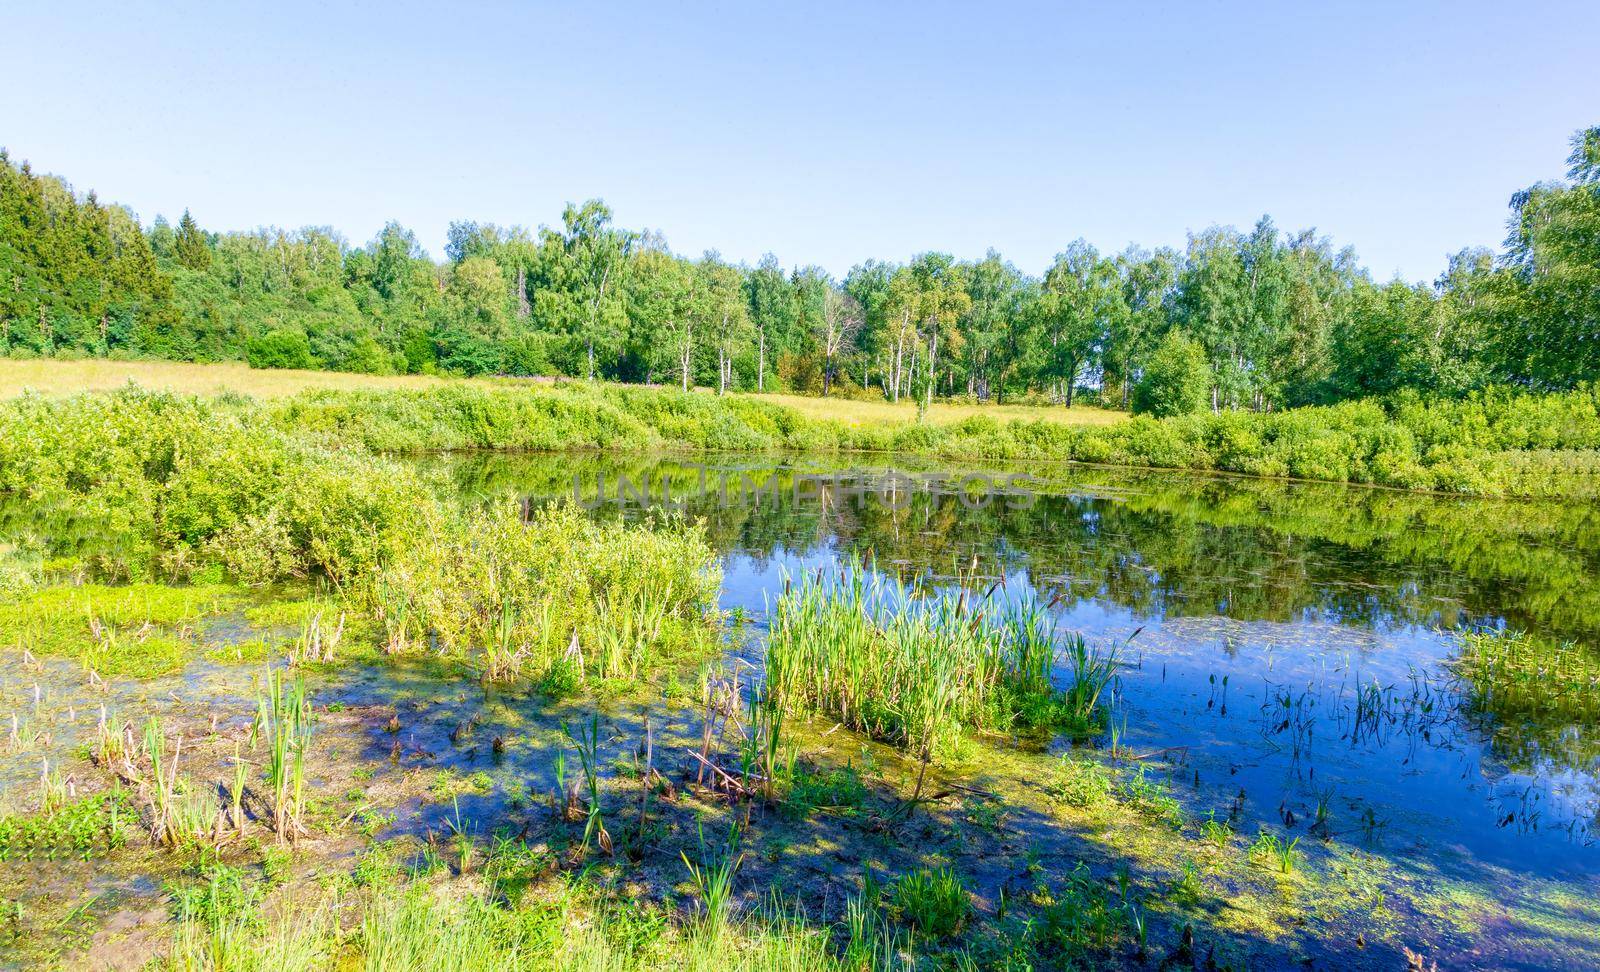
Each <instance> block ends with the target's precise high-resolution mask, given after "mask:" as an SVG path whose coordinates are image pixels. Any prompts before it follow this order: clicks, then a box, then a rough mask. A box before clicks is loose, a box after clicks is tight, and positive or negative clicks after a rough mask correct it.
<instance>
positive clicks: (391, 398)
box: [271, 383, 1600, 499]
mask: <svg viewBox="0 0 1600 972" xmlns="http://www.w3.org/2000/svg"><path fill="white" fill-rule="evenodd" d="M271 415H272V420H273V422H274V423H275V424H277V425H278V426H279V427H281V428H286V429H293V430H297V431H302V432H306V433H309V434H311V435H314V436H317V437H319V438H320V439H322V440H323V441H326V442H330V443H340V444H353V445H359V446H362V447H364V448H367V449H371V450H376V451H387V452H399V451H428V450H450V449H501V450H507V449H518V450H562V449H634V450H643V449H661V448H675V449H695V450H745V451H753V450H774V449H783V450H794V451H810V452H830V451H841V450H847V451H861V452H877V453H885V454H892V455H916V456H932V457H939V458H945V459H961V460H971V461H980V460H1050V461H1073V462H1085V463H1100V464H1109V465H1122V466H1144V467H1154V468H1172V469H1196V470H1221V471H1226V472H1234V473H1242V474H1247V475H1251V476H1263V477H1293V478H1299V479H1311V480H1323V481H1330V482H1352V483H1373V484H1377V485H1383V486H1392V487H1397V488H1401V489H1408V490H1434V491H1440V492H1451V493H1463V494H1470V495H1481V496H1560V497H1565V498H1583V499H1590V498H1593V497H1594V496H1595V495H1596V494H1597V486H1600V452H1597V451H1596V450H1600V398H1597V395H1596V392H1595V391H1594V390H1593V389H1583V390H1579V391H1574V392H1566V393H1561V394H1553V395H1534V394H1528V393H1522V392H1516V391H1509V390H1490V391H1487V392H1482V393H1478V394H1476V395H1473V396H1470V397H1468V398H1465V399H1460V400H1444V399H1439V400H1423V399H1419V398H1400V399H1396V400H1394V401H1390V402H1378V401H1361V402H1349V403H1344V404H1340V405H1334V406H1327V407H1317V408H1302V409H1296V410H1293V411H1288V412H1279V413H1267V414H1259V413H1250V412H1224V413H1221V414H1204V415H1194V416H1182V417H1176V418H1167V419H1152V418H1145V417H1136V418H1134V419H1131V420H1129V421H1126V422H1120V423H1116V424H1110V425H1069V424H1065V423H1058V422H1047V421H1024V420H1012V421H1009V422H1005V423H1002V422H998V421H995V420H993V419H991V418H988V417H986V416H975V417H972V418H968V419H965V420H963V421H960V422H953V423H948V424H942V425H940V424H932V423H915V422H906V423H882V424H848V423H845V422H840V421H830V420H819V419H815V418H808V417H806V416H803V415H801V414H800V413H799V412H797V411H795V410H793V409H790V408H786V407H784V406H782V405H778V404H775V403H772V402H767V401H762V400H760V399H756V398H749V397H741V396H737V395H732V396H726V397H717V396H713V395H709V394H695V393H687V394H686V393H683V392H679V391H675V390H670V389H646V388H626V387H618V386H606V385H587V384H581V383H571V384H561V385H556V386H552V387H540V388H516V389H510V388H507V389H498V388H485V387H482V386H471V387H469V386H449V387H441V388H433V389H424V390H417V391H411V390H392V391H339V392H334V391H326V392H310V393H306V394H304V395H299V396H296V397H294V398H291V399H287V400H283V401H281V402H278V403H276V404H274V405H273V406H272V409H271Z"/></svg>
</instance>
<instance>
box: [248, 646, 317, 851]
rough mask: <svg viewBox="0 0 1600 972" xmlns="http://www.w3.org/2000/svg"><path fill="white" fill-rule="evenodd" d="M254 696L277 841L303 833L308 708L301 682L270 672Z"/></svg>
mask: <svg viewBox="0 0 1600 972" xmlns="http://www.w3.org/2000/svg"><path fill="white" fill-rule="evenodd" d="M264 682H265V685H264V687H263V690H262V691H261V693H260V694H259V695H258V696H257V715H256V731H257V732H258V733H259V736H260V738H261V739H262V740H263V741H264V742H265V744H266V748H267V763H266V766H267V787H268V789H269V791H270V793H271V797H272V823H273V830H274V832H275V833H276V834H277V836H278V839H279V840H280V841H282V840H294V839H296V838H298V837H299V836H301V835H302V834H304V833H305V824H304V814H305V805H306V792H305V787H306V775H305V770H306V753H307V751H308V750H309V749H310V745H311V731H312V717H311V707H310V705H309V703H308V701H307V698H306V686H305V680H304V679H303V678H302V677H301V676H299V675H296V676H295V677H294V679H293V680H292V681H286V680H285V678H284V673H283V672H282V671H280V670H276V669H274V670H271V671H269V672H268V673H267V676H266V678H265V679H264Z"/></svg>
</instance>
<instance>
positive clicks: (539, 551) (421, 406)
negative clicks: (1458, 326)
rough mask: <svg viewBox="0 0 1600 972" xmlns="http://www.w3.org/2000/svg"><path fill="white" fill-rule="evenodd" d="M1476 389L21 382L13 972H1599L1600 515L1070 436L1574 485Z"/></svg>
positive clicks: (1542, 440) (13, 634) (1571, 417)
mask: <svg viewBox="0 0 1600 972" xmlns="http://www.w3.org/2000/svg"><path fill="white" fill-rule="evenodd" d="M1457 407H1458V408H1459V409H1460V411H1457V412H1439V411H1437V410H1434V409H1429V408H1425V407H1423V406H1421V405H1420V404H1419V405H1418V406H1417V407H1416V408H1415V409H1414V410H1410V411H1408V410H1407V409H1406V408H1405V407H1398V408H1393V409H1390V410H1385V409H1382V408H1378V407H1377V406H1372V407H1371V409H1370V410H1367V411H1364V409H1368V406H1365V405H1359V406H1358V405H1343V406H1335V407H1333V408H1330V409H1328V410H1327V412H1326V415H1327V417H1326V420H1325V421H1323V420H1318V421H1319V422H1323V424H1313V425H1295V424H1294V423H1297V422H1298V423H1306V422H1309V421H1310V420H1309V419H1306V418H1304V417H1302V418H1290V417H1289V416H1287V415H1285V416H1276V417H1275V416H1270V415H1269V416H1254V417H1248V418H1245V417H1235V416H1227V415H1224V416H1214V417H1196V418H1184V419H1176V420H1167V421H1166V422H1165V423H1158V422H1156V421H1154V420H1141V421H1140V422H1139V423H1137V424H1135V423H1132V422H1130V423H1126V424H1125V425H1124V426H1119V427H1117V428H1116V429H1109V430H1098V429H1097V430H1067V429H1061V428H1057V429H1053V430H1046V429H1042V428H1036V427H1034V426H1032V425H1030V424H1026V423H1022V424H1013V425H1009V426H999V425H997V424H995V423H989V422H984V421H969V422H966V423H961V424H958V425H954V426H950V427H944V428H940V429H930V428H927V427H916V426H908V427H904V428H887V429H885V428H852V427H847V426H842V425H837V424H832V423H827V422H819V421H817V420H808V419H802V418H800V417H799V416H797V415H796V414H794V413H792V412H790V411H788V410H786V409H782V408H780V407H777V406H773V405H770V404H766V403H761V402H757V401H751V400H743V399H738V398H733V397H729V398H722V399H716V398H712V397H710V396H704V395H693V394H688V395H685V394H680V393H670V392H660V391H647V390H640V389H612V388H602V387H595V386H583V385H577V386H563V387H556V388H547V389H538V390H529V389H505V390H484V389H473V388H467V387H447V388H441V389H431V390H423V391H416V392H410V391H408V392H391V393H313V394H308V395H303V396H298V397H294V398H289V399H285V400H282V401H279V402H274V403H257V402H254V401H250V400H244V399H196V398H185V397H176V396H166V395H151V394H145V393H139V392H134V391H129V392H123V393H118V394H114V395H108V396H84V397H78V398H73V399H67V400H61V401H45V400H41V399H35V398H24V399H20V400H17V401H13V402H9V403H5V404H4V405H0V432H3V433H4V434H3V435H0V494H3V497H4V500H3V503H0V544H3V545H0V654H3V656H4V661H5V664H6V666H7V676H6V678H5V679H4V680H3V681H0V905H3V907H4V910H3V911H0V965H4V966H16V967H36V966H44V967H50V966H55V965H60V966H66V967H95V968H104V967H122V968H142V967H154V968H173V969H258V968H262V969H264V968H273V969H276V970H289V969H301V968H304V969H320V968H328V967H339V968H370V969H511V968H529V967H532V968H552V969H556V968H560V969H576V968H607V969H624V968H660V967H669V966H679V967H688V968H694V969H713V968H715V969H725V968H748V969H817V970H823V969H840V970H844V969H850V970H859V969H878V968H905V969H911V968H918V969H936V968H951V969H978V968H983V969H989V968H995V969H1001V968H1004V969H1025V968H1032V969H1055V968H1084V967H1104V966H1112V967H1128V968H1167V969H1172V968H1197V969H1200V968H1289V967H1295V968H1303V967H1306V965H1307V964H1308V963H1309V964H1310V966H1311V967H1324V968H1335V967H1337V968H1350V967H1357V968H1360V967H1371V968H1394V967H1405V965H1406V964H1407V963H1408V962H1410V963H1413V965H1414V967H1415V966H1421V967H1428V966H1429V965H1430V964H1431V963H1433V962H1438V963H1439V964H1440V966H1441V967H1525V968H1544V967H1552V966H1555V967H1573V968H1581V967H1588V966H1592V965H1593V964H1595V963H1596V962H1597V961H1600V934H1597V933H1596V931H1595V929H1596V928H1597V927H1600V912H1597V911H1596V909H1595V906H1594V904H1593V902H1594V900H1595V892H1596V891H1597V890H1600V888H1597V887H1596V873H1597V871H1600V868H1597V867H1596V858H1595V856H1594V855H1595V854H1596V853H1597V852H1596V849H1595V848H1594V846H1593V842H1594V836H1595V835H1594V833H1593V829H1594V827H1595V824H1596V822H1597V820H1600V771H1597V769H1596V767H1597V760H1600V747H1596V746H1595V744H1594V739H1595V735H1594V734H1595V732H1596V730H1597V726H1596V720H1597V717H1600V714H1597V712H1596V711H1595V707H1594V704H1593V701H1592V700H1593V698H1594V697H1595V695H1594V692H1595V688H1596V679H1597V678H1600V670H1597V663H1596V661H1595V658H1596V656H1595V655H1594V650H1593V646H1594V645H1595V644H1596V643H1597V640H1600V630H1596V628H1597V625H1596V623H1595V622H1594V620H1593V619H1594V618H1595V617H1600V613H1597V610H1600V605H1592V604H1590V603H1589V602H1590V600H1591V599H1593V598H1594V594H1593V591H1595V590H1600V585H1597V584H1596V581H1597V580H1600V578H1596V577H1595V576H1594V575H1595V573H1596V571H1597V569H1600V567H1597V565H1600V521H1597V519H1596V514H1595V513H1594V510H1593V508H1592V505H1591V504H1589V503H1587V502H1582V501H1567V502H1553V501H1547V500H1506V499H1483V498H1471V497H1463V496H1442V495H1428V494H1425V493H1421V492H1405V491H1397V490H1373V489H1355V488H1352V487H1349V486H1344V485H1336V484H1332V483H1296V482H1289V481H1285V480H1282V479H1268V478H1255V479H1247V478H1240V477H1223V476H1200V475H1193V474H1185V473H1177V472H1160V471H1149V470H1146V471H1133V470H1117V469H1110V468H1104V467H1098V466H1085V465H1068V464H1050V463H1044V462H1040V461H1039V460H1041V459H1045V458H1070V457H1072V456H1075V455H1076V454H1077V453H1076V450H1077V449H1078V448H1080V447H1082V445H1083V443H1084V442H1089V441H1096V442H1121V441H1126V442H1134V441H1143V440H1142V439H1138V438H1137V437H1139V436H1147V435H1155V436H1162V437H1170V440H1171V441H1180V442H1190V443H1192V444H1193V448H1195V449H1196V450H1199V451H1197V452H1195V453H1192V455H1200V454H1201V453H1203V454H1204V456H1205V457H1206V459H1205V461H1204V462H1200V461H1195V462H1185V463H1177V462H1174V463H1172V465H1189V466H1195V467H1197V468H1204V469H1212V468H1224V469H1225V468H1230V467H1229V466H1227V465H1226V464H1225V463H1224V462H1223V461H1222V460H1220V459H1218V458H1217V457H1219V456H1222V455H1224V454H1225V453H1224V452H1222V451H1220V450H1221V449H1222V448H1223V444H1224V443H1226V442H1229V441H1232V440H1231V439H1229V438H1228V437H1229V436H1231V435H1239V436H1243V435H1244V434H1245V433H1246V432H1249V433H1251V434H1254V435H1256V436H1257V438H1256V439H1255V440H1252V441H1253V442H1254V443H1255V444H1253V445H1250V446H1249V447H1248V448H1246V447H1245V446H1238V447H1237V448H1238V450H1239V451H1238V452H1237V453H1230V454H1236V455H1240V456H1243V455H1257V456H1274V455H1278V456H1297V455H1303V454H1305V453H1304V450H1305V449H1308V448H1311V447H1310V446H1308V445H1307V443H1316V442H1322V443H1324V444H1325V445H1326V443H1327V442H1329V441H1333V440H1332V438H1331V437H1332V436H1333V435H1334V433H1335V432H1339V433H1340V434H1342V435H1345V436H1346V437H1347V438H1341V439H1338V442H1339V443H1340V445H1338V446H1337V447H1334V446H1327V447H1326V448H1327V449H1328V450H1330V451H1329V452H1328V453H1327V454H1328V455H1337V456H1342V457H1344V460H1345V461H1347V462H1348V463H1349V464H1348V465H1346V466H1344V467H1342V468H1344V469H1345V470H1346V471H1347V472H1350V471H1353V470H1355V469H1357V468H1359V469H1363V470H1368V471H1370V470H1372V469H1375V468H1378V467H1379V465H1380V463H1379V462H1378V457H1379V456H1380V455H1384V454H1386V453H1384V452H1383V448H1380V447H1379V446H1378V445H1376V444H1381V443H1391V444H1392V440H1393V439H1394V437H1401V438H1402V439H1403V436H1401V431H1403V432H1404V433H1405V434H1406V435H1410V436H1411V437H1412V438H1411V440H1409V441H1410V442H1411V443H1412V444H1411V445H1408V446H1406V448H1408V449H1412V450H1413V451H1412V452H1410V453H1408V455H1411V456H1413V457H1415V458H1416V461H1417V462H1418V468H1423V469H1432V470H1434V471H1433V472H1431V473H1430V474H1429V475H1430V476H1431V477H1433V478H1432V479H1431V480H1430V481H1429V482H1428V483H1427V485H1428V486H1429V487H1430V488H1438V487H1439V486H1440V485H1441V475H1442V474H1441V473H1440V472H1439V470H1440V469H1445V468H1454V467H1450V466H1448V464H1447V463H1446V462H1445V461H1444V459H1443V458H1439V457H1443V456H1445V455H1446V453H1449V454H1450V455H1455V456H1471V457H1472V458H1471V459H1469V460H1460V461H1461V462H1465V465H1464V466H1462V467H1461V468H1468V469H1476V470H1479V474H1478V475H1479V478H1478V479H1476V480H1474V482H1481V483H1489V484H1499V485H1497V486H1495V488H1484V489H1473V490H1462V491H1467V492H1512V493H1516V492H1533V493H1539V492H1542V491H1543V488H1539V489H1532V488H1529V489H1524V488H1522V487H1515V488H1513V487H1511V486H1508V485H1506V484H1510V483H1513V482H1521V483H1528V482H1536V481H1537V482H1544V481H1545V480H1539V479H1537V478H1536V477H1535V474H1533V473H1530V472H1529V471H1528V470H1529V469H1532V468H1533V467H1534V466H1536V465H1537V464H1538V463H1540V462H1546V461H1558V462H1559V463H1560V464H1561V466H1562V469H1563V470H1564V471H1563V475H1564V476H1570V477H1572V478H1574V479H1575V480H1577V481H1582V480H1583V475H1584V474H1583V473H1582V469H1581V462H1579V461H1578V457H1581V456H1583V455H1585V454H1586V453H1583V452H1582V451H1580V450H1584V449H1591V448H1593V447H1594V445H1595V444H1596V443H1594V442H1591V441H1589V440H1588V439H1587V438H1586V436H1590V435H1592V434H1594V432H1593V430H1594V429H1595V428H1597V427H1600V422H1597V421H1596V419H1595V407H1596V406H1595V399H1594V398H1593V397H1592V396H1591V394H1590V393H1589V392H1586V391H1585V392H1574V393H1571V394H1569V395H1567V396H1564V397H1561V398H1550V397H1545V398H1527V399H1523V398H1520V397H1515V396H1513V397H1508V398H1494V397H1492V396H1485V397H1482V398H1479V399H1474V400H1471V401H1469V402H1467V403H1462V404H1459V406H1457ZM1473 409H1477V411H1472V410H1473ZM1474 416H1477V418H1474ZM1279 420H1281V421H1282V424H1281V425H1273V424H1271V423H1272V422H1277V421H1279ZM1236 426H1237V427H1236ZM1129 427H1132V431H1118V430H1119V429H1124V430H1126V429H1128V428H1129ZM1151 429H1158V430H1166V431H1160V432H1152V431H1148V430H1151ZM1140 430H1145V431H1140ZM1362 430H1366V432H1363V431H1362ZM1368 433H1370V441H1369V439H1363V438H1362V435H1365V434H1368ZM1100 435H1104V436H1127V437H1135V438H1129V439H1114V438H1112V439H1091V438H1087V437H1089V436H1100ZM1079 436H1083V437H1085V438H1079ZM1208 436H1210V437H1211V438H1208ZM1186 437H1190V438H1186ZM1446 440H1448V448H1447V449H1446V450H1445V452H1438V451H1434V450H1436V449H1437V448H1439V447H1442V445H1443V444H1445V443H1446ZM1161 441H1168V439H1166V438H1163V439H1162V440H1161ZM1063 442H1065V443H1068V445H1067V446H1063V445H1062V443H1063ZM1352 444H1353V445H1352ZM570 446H586V447H588V451H582V452H565V453H553V454H534V453H531V452H528V451H526V450H539V449H552V448H556V447H570ZM865 447H871V448H874V449H878V450H880V451H878V452H874V453H866V452H853V451H849V450H856V449H861V448H865ZM801 448H805V449H807V450H808V451H805V452H798V451H795V450H799V449H801ZM1063 448H1067V449H1069V450H1070V453H1068V452H1062V451H1061V450H1062V449H1063ZM1129 448H1132V446H1129ZM1396 448H1399V447H1396ZM1451 449H1453V450H1455V451H1454V452H1450V450H1451ZM1546 449H1553V450H1566V451H1557V452H1542V451H1540V450H1546ZM440 450H444V451H442V452H441V451H440ZM648 450H655V451H656V454H651V453H650V452H649V451H648ZM660 450H676V452H675V453H674V454H673V455H671V456H670V457H668V456H663V455H661V454H660ZM691 450H692V451H693V453H694V454H692V455H691V454H690V451H691ZM719 450H738V451H733V452H728V451H719ZM1297 450H1299V451H1297ZM1363 450H1365V451H1363ZM1511 453H1516V454H1519V455H1520V454H1524V453H1525V454H1526V455H1527V456H1528V457H1530V458H1529V465H1528V466H1526V467H1519V466H1516V465H1515V464H1514V463H1512V462H1508V463H1507V464H1505V465H1496V461H1497V460H1494V459H1492V458H1490V457H1493V456H1503V455H1509V454H1511ZM1430 455H1432V456H1434V457H1436V459H1437V461H1432V462H1431V463H1430V460H1429V459H1428V458H1427V457H1428V456H1430ZM1540 456H1545V457H1548V456H1557V457H1560V458H1559V459H1558V460H1547V459H1539V458H1534V457H1540ZM1079 458H1084V457H1081V456H1080V457H1079ZM1285 461H1289V460H1285ZM1294 461H1299V460H1294ZM944 463H960V466H959V467H957V468H952V467H950V466H948V465H942V464H944ZM1240 464H1241V465H1242V464H1243V462H1242V460H1241V461H1240ZM1551 468H1553V467H1551ZM1508 469H1509V470H1511V471H1510V472H1507V471H1506V470H1508ZM1255 471H1258V472H1263V471H1264V472H1272V471H1273V470H1255ZM1287 471H1288V472H1294V471H1295V470H1294V469H1289V470H1287ZM1537 475H1539V476H1543V475H1545V473H1539V474H1537ZM1320 478H1325V479H1341V480H1342V479H1370V478H1375V477H1374V476H1370V475H1366V474H1363V475H1354V474H1348V475H1344V476H1334V475H1327V476H1322V477H1320ZM624 481H626V482H627V483H629V484H631V486H632V488H625V487H624V486H623V483H624ZM1452 482H1453V480H1452ZM708 483H709V484H710V485H709V486H708ZM730 484H731V485H730ZM1574 495H1583V496H1587V495H1590V494H1589V493H1582V492H1580V493H1575V494H1574Z"/></svg>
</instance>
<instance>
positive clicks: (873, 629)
mask: <svg viewBox="0 0 1600 972" xmlns="http://www.w3.org/2000/svg"><path fill="white" fill-rule="evenodd" d="M970 596H971V595H970V592H968V591H964V590H963V591H962V592H959V593H950V594H945V595H936V596H933V597H929V598H926V599H921V600H918V599H915V598H913V597H912V595H911V592H909V591H908V590H907V589H906V588H905V587H904V586H903V585H900V584H899V583H897V582H888V581H885V580H884V579H883V578H882V576H881V575H878V574H876V573H875V572H871V571H869V570H867V569H866V568H864V567H863V565H862V564H861V563H860V562H852V563H850V564H848V565H846V566H844V567H842V568H841V569H840V570H838V571H837V572H836V573H834V574H832V575H831V576H827V575H823V574H820V573H819V574H817V575H811V574H807V575H805V576H804V577H803V578H802V579H801V581H800V582H799V583H798V584H792V583H788V582H786V589H785V592H784V594H783V595H782V597H780V598H779V600H778V603H777V606H776V609H775V610H774V612H773V617H772V625H771V637H770V639H769V641H768V646H767V685H768V689H769V691H770V692H771V693H772V694H773V696H774V697H775V698H777V699H778V700H779V701H780V703H781V704H783V705H785V706H798V707H800V708H804V709H810V710H813V711H818V712H822V713H826V714H827V715H829V716H831V717H834V718H837V719H839V720H840V721H841V722H843V723H844V724H845V725H847V726H849V727H851V728H854V729H858V730H860V731H863V732H866V733H868V734H870V735H872V736H875V737H877V738H880V739H884V740H887V741H890V742H893V743H896V744H897V745H900V746H903V747H904V748H906V749H907V750H909V751H910V752H911V753H912V754H913V755H915V756H916V757H917V758H918V759H920V760H922V761H923V762H924V763H927V762H929V761H931V760H932V759H933V758H934V757H935V756H936V755H937V754H941V753H948V752H951V751H953V750H954V748H955V747H956V746H957V744H958V743H959V742H960V740H961V738H962V737H963V735H964V734H965V733H967V732H971V731H1011V730H1015V729H1026V728H1045V727H1050V728H1068V729H1075V730H1078V731H1085V730H1087V729H1088V728H1089V727H1091V726H1093V725H1096V724H1097V723H1098V721H1099V720H1100V719H1101V718H1103V715H1102V710H1101V708H1100V705H1099V699H1100V694H1101V692H1102V691H1103V689H1104V687H1105V684H1106V679H1107V677H1108V675H1107V674H1106V673H1108V672H1109V671H1110V664H1111V663H1110V662H1108V661H1107V660H1106V658H1105V657H1104V656H1096V655H1094V654H1093V653H1091V652H1089V651H1088V649H1087V647H1084V646H1081V643H1080V642H1079V641H1078V640H1077V639H1069V640H1070V641H1071V643H1072V645H1073V652H1074V657H1076V658H1078V659H1079V661H1078V663H1077V665H1076V667H1075V669H1074V670H1075V672H1076V673H1077V674H1076V675H1075V677H1074V678H1073V681H1072V686H1073V687H1072V689H1071V690H1070V691H1067V692H1062V691H1058V690H1057V689H1056V688H1055V687H1054V686H1053V685H1052V683H1051V677H1050V676H1051V668H1052V665H1053V662H1054V660H1055V657H1056V642H1055V639H1054V637H1053V636H1052V631H1051V629H1050V626H1049V623H1048V616H1047V613H1046V612H1045V610H1044V609H1043V607H1042V606H1040V605H1039V604H1037V603H1035V602H1031V601H1013V600H1009V599H1006V598H1004V597H1000V598H995V597H993V596H992V591H991V596H987V597H979V598H977V599H976V603H969V597H970ZM1080 649H1081V654H1077V652H1079V651H1080Z"/></svg>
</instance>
